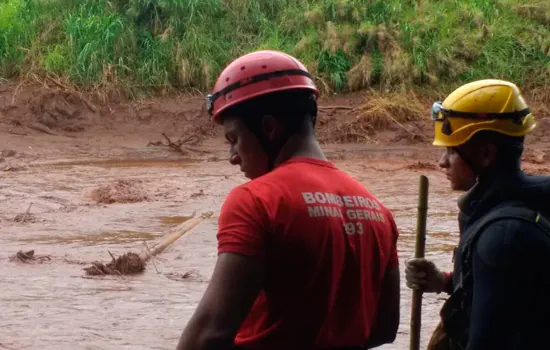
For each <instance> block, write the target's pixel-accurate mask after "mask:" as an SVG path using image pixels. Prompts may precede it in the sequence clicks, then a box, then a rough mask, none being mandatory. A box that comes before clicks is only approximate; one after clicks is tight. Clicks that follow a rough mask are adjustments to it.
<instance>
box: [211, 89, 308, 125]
mask: <svg viewBox="0 0 550 350" xmlns="http://www.w3.org/2000/svg"><path fill="white" fill-rule="evenodd" d="M264 115H271V116H273V117H275V118H276V119H277V120H279V121H280V122H282V123H283V124H285V126H286V127H287V128H288V129H289V130H290V131H291V132H292V133H301V132H305V131H306V130H305V129H307V130H312V127H314V126H315V121H316V119H317V98H316V96H315V94H314V93H312V92H311V90H306V89H292V90H284V91H278V92H273V93H270V94H266V95H262V96H258V97H255V98H252V99H250V100H248V101H245V102H243V103H239V104H237V105H235V106H233V107H230V108H228V109H227V110H226V111H224V112H223V113H222V114H221V116H220V118H221V120H223V118H225V117H228V116H237V117H239V118H242V119H243V120H244V122H245V124H247V125H249V126H250V125H251V124H255V123H256V122H259V121H260V120H261V117H262V116H264ZM306 122H309V123H310V124H309V123H306ZM308 124H309V125H308Z"/></svg>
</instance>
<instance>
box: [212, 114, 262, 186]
mask: <svg viewBox="0 0 550 350" xmlns="http://www.w3.org/2000/svg"><path fill="white" fill-rule="evenodd" d="M223 130H224V133H225V138H226V139H227V141H228V142H229V144H230V149H229V163H231V164H232V165H239V166H240V168H241V171H242V172H243V173H244V175H245V176H246V177H247V178H249V179H255V178H257V177H259V176H262V175H264V174H266V173H267V172H268V171H269V166H268V156H267V154H266V153H265V151H264V149H263V147H262V144H261V143H260V141H259V140H258V138H257V137H256V136H255V135H254V134H253V133H252V132H251V131H250V129H248V128H247V127H246V125H245V124H244V123H243V122H242V121H241V120H240V119H239V118H237V117H226V118H224V119H223Z"/></svg>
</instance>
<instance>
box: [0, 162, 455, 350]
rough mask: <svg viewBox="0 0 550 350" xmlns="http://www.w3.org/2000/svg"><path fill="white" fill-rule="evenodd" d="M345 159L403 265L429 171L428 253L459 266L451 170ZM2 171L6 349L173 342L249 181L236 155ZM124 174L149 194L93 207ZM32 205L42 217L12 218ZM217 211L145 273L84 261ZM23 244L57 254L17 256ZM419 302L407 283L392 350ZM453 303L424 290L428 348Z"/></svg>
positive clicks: (165, 345) (2, 339)
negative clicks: (233, 199)
mask: <svg viewBox="0 0 550 350" xmlns="http://www.w3.org/2000/svg"><path fill="white" fill-rule="evenodd" d="M335 163H336V164H337V165H338V166H340V167H342V168H343V169H344V170H346V171H348V172H350V173H351V174H352V175H353V176H355V177H356V178H358V179H359V180H360V181H361V182H362V183H364V184H365V185H366V186H367V187H368V188H369V189H370V190H371V191H372V192H373V193H374V194H375V195H377V196H378V197H379V199H380V200H381V201H382V202H383V203H384V204H385V205H386V206H388V207H389V208H390V209H391V210H392V211H393V213H394V215H395V217H396V221H397V224H398V227H399V229H400V232H401V233H400V239H399V257H400V261H401V267H403V263H404V260H405V259H406V258H409V257H411V256H412V255H413V253H414V245H415V236H414V231H415V226H416V212H417V208H416V207H417V198H418V197H417V196H418V193H417V192H418V177H419V175H420V174H425V175H427V176H428V178H429V179H430V195H429V218H428V237H427V242H426V244H427V245H426V255H427V256H428V257H430V258H432V259H434V260H435V261H436V263H437V265H438V266H440V267H441V268H443V269H444V270H448V269H450V268H451V255H452V253H451V251H452V248H453V247H454V245H455V244H456V242H457V237H458V233H457V231H458V228H457V222H456V214H457V210H456V198H457V196H458V194H457V193H455V192H452V191H450V190H449V188H448V183H447V181H446V180H445V178H444V176H443V175H442V174H440V173H439V172H438V171H434V170H425V171H420V172H416V171H411V170H407V169H406V168H404V167H403V166H402V164H401V166H399V164H396V162H393V161H389V160H383V159H382V160H379V161H375V160H372V159H369V160H353V161H350V160H347V161H346V160H343V161H335ZM0 176H1V177H0V203H1V204H0V207H1V210H0V220H2V222H1V223H0V224H1V227H0V259H1V260H0V290H1V294H0V295H1V296H0V310H1V312H0V349H35V348H41V349H174V348H175V346H176V344H177V341H178V338H179V336H180V334H181V331H182V329H183V328H184V326H185V324H186V322H187V320H188V319H189V318H190V316H191V315H192V313H193V311H194V309H195V307H196V305H197V303H198V301H199V300H200V297H201V295H202V293H203V291H204V290H205V288H206V286H207V283H208V280H209V278H210V275H211V273H212V270H213V267H214V263H215V259H216V221H217V213H219V209H220V206H221V204H222V203H223V200H224V198H225V196H226V194H227V193H228V192H229V191H230V190H231V189H232V188H233V187H234V186H236V185H238V184H240V183H243V182H245V181H246V179H244V178H243V177H242V175H241V174H239V173H238V169H236V168H233V167H230V166H229V164H227V162H226V161H212V162H195V163H191V162H185V161H165V160H164V161H154V160H136V159H127V160H125V161H121V160H120V159H118V160H103V161H88V160H87V161H72V160H69V161H65V162H62V163H59V162H58V163H47V162H42V163H41V164H39V165H29V166H28V167H26V168H24V169H22V170H19V171H14V172H4V173H0ZM119 179H125V180H131V181H136V182H139V183H140V184H141V186H143V187H144V188H146V189H147V193H148V198H149V200H147V201H144V202H139V203H115V204H110V205H104V204H95V203H94V202H93V200H92V199H91V196H90V193H91V191H92V190H94V189H95V188H97V187H99V186H103V185H108V184H112V183H114V182H115V181H117V180H119ZM30 202H32V203H33V206H32V208H31V213H32V214H33V220H32V221H31V222H26V223H15V222H13V218H14V217H15V216H16V215H17V214H20V213H24V212H25V211H26V210H27V208H28V205H29V203H30ZM207 210H214V211H215V213H216V215H214V216H213V217H212V218H210V219H207V220H206V221H204V222H203V223H201V224H200V225H199V226H198V227H196V228H195V229H193V230H192V231H191V232H190V233H189V234H187V235H186V236H184V237H183V238H181V239H180V240H178V241H177V242H176V243H175V244H173V245H172V246H171V247H170V248H169V249H167V250H166V251H165V252H164V253H163V254H161V255H160V256H159V257H156V258H154V260H153V263H154V264H152V263H149V264H148V265H147V269H146V272H145V273H144V274H143V275H140V276H135V277H129V276H126V277H124V278H120V277H94V278H91V277H87V276H85V274H84V271H83V270H82V268H83V267H85V266H87V265H86V264H88V263H90V262H92V261H94V260H101V261H104V262H106V261H108V260H109V253H108V252H112V253H113V254H115V255H119V254H122V253H124V252H127V251H136V252H142V251H143V250H144V249H145V246H144V242H145V243H146V244H152V243H153V242H156V240H158V239H159V238H160V237H161V236H162V235H163V233H164V232H166V230H167V228H169V227H172V226H175V225H178V224H179V223H181V222H183V221H185V220H186V219H187V218H188V217H189V216H190V215H192V214H193V213H194V212H201V211H207ZM20 249H22V250H30V249H34V250H35V254H38V255H43V254H49V255H51V256H52V260H51V261H50V262H44V263H42V264H23V263H16V262H11V261H9V257H10V256H12V255H14V254H15V253H16V252H17V251H19V250H20ZM402 274H403V269H402ZM184 275H185V278H184ZM410 299H411V293H410V291H409V290H408V289H407V288H406V287H405V284H404V278H402V304H401V324H400V328H399V333H398V337H397V340H396V341H395V343H393V344H389V345H385V346H383V347H381V349H408V344H409V323H410V308H411V305H410ZM442 302H443V296H442V295H441V296H437V295H425V297H424V301H423V309H422V311H423V318H422V340H421V344H422V347H423V348H425V346H426V343H427V341H428V339H429V336H430V334H431V332H432V330H433V329H434V328H435V326H436V324H437V322H438V312H439V308H440V306H441V305H442Z"/></svg>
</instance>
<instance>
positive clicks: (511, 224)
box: [475, 217, 550, 265]
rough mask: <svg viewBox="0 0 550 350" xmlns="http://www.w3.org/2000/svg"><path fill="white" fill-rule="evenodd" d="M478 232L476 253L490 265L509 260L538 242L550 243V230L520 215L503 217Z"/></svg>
mask: <svg viewBox="0 0 550 350" xmlns="http://www.w3.org/2000/svg"><path fill="white" fill-rule="evenodd" d="M478 234H480V236H479V237H478V239H477V243H476V244H475V252H476V255H478V256H479V257H481V258H482V259H483V260H484V261H485V262H486V263H487V264H489V265H496V264H498V263H506V262H509V261H510V260H513V258H514V257H517V256H518V255H522V254H523V252H525V251H528V250H530V249H531V248H532V247H534V246H536V245H538V244H541V243H542V244H550V232H548V231H546V230H545V229H544V228H543V227H541V226H540V225H538V224H537V223H536V222H535V221H534V220H533V221H529V220H524V219H521V218H518V217H502V218H500V219H499V220H496V221H493V222H491V223H489V224H487V226H486V227H485V228H484V230H483V232H479V233H478ZM545 242H546V243H545Z"/></svg>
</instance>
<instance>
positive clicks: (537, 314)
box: [453, 172, 550, 350]
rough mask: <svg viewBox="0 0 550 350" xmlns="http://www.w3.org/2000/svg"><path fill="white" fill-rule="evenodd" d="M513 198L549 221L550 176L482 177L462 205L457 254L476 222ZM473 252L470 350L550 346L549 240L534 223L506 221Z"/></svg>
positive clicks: (457, 272)
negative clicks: (460, 230)
mask: <svg viewBox="0 0 550 350" xmlns="http://www.w3.org/2000/svg"><path fill="white" fill-rule="evenodd" d="M512 200H513V201H519V202H521V203H523V204H524V205H525V206H528V207H530V208H531V209H533V210H536V211H538V212H539V213H540V214H542V215H543V216H545V217H546V218H549V219H550V177H546V176H527V175H525V174H523V173H522V172H517V173H515V174H512V175H509V176H506V177H503V176H488V177H485V178H481V179H480V180H479V182H478V184H476V185H475V186H474V187H473V188H472V189H471V190H470V191H469V192H468V193H466V195H465V196H463V197H462V198H461V200H460V203H459V207H460V210H461V212H462V213H461V216H462V217H461V219H462V222H461V223H460V226H463V227H462V234H461V238H460V244H459V249H458V251H457V254H458V252H461V251H462V250H463V248H464V247H463V245H464V242H465V241H467V240H468V237H469V235H471V234H472V231H473V229H472V228H473V227H474V225H475V224H476V222H478V220H480V219H481V218H483V217H484V216H485V215H487V214H488V213H489V212H490V211H491V209H493V208H494V207H496V206H498V205H502V203H504V202H507V201H512ZM472 252H473V254H472V274H473V279H472V281H473V284H470V285H467V286H465V288H467V289H468V292H469V294H470V295H471V300H469V301H468V309H470V310H469V312H468V316H469V330H468V331H467V338H468V342H467V348H466V349H467V350H478V349H542V348H546V347H548V348H550V345H549V344H550V236H549V235H548V234H547V233H546V232H544V231H543V230H542V229H541V228H540V227H539V226H538V225H535V224H534V223H531V222H527V221H522V220H518V219H512V218H511V219H503V220H500V221H497V222H494V223H492V224H489V225H488V226H487V227H486V229H485V230H483V233H482V234H481V235H480V236H479V239H477V241H476V243H475V245H474V247H473V250H472ZM458 258H459V257H458V256H457V257H456V258H455V271H453V280H454V282H455V283H453V284H454V285H455V286H456V285H457V283H456V281H457V278H458V276H459V275H460V269H461V266H460V264H458V266H457V263H456V260H459V259H458Z"/></svg>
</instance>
